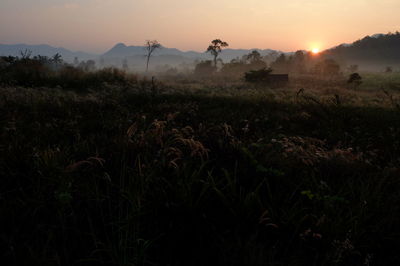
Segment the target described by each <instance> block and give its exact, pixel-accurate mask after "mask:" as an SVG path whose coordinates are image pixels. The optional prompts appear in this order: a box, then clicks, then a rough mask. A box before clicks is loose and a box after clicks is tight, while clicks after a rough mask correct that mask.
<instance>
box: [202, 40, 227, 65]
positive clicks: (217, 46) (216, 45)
mask: <svg viewBox="0 0 400 266" xmlns="http://www.w3.org/2000/svg"><path fill="white" fill-rule="evenodd" d="M228 46H229V44H228V43H227V42H224V41H221V40H220V39H215V40H213V41H211V44H210V45H209V46H208V48H207V51H206V53H211V54H212V55H213V56H214V66H215V67H217V57H218V55H219V54H220V53H221V52H222V49H223V48H225V47H228Z"/></svg>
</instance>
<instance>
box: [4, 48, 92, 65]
mask: <svg viewBox="0 0 400 266" xmlns="http://www.w3.org/2000/svg"><path fill="white" fill-rule="evenodd" d="M26 50H28V51H31V52H32V56H35V55H42V56H49V57H50V56H53V55H55V54H57V53H58V54H60V55H61V56H62V58H63V59H64V60H65V61H67V62H72V61H73V60H74V58H75V57H78V58H79V59H80V60H88V59H95V58H97V57H98V55H96V54H90V53H85V52H73V51H70V50H68V49H65V48H57V47H53V46H50V45H46V44H41V45H27V44H0V56H20V52H23V51H26Z"/></svg>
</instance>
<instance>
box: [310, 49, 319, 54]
mask: <svg viewBox="0 0 400 266" xmlns="http://www.w3.org/2000/svg"><path fill="white" fill-rule="evenodd" d="M319 51H320V50H319V48H313V49H312V50H311V52H312V53H313V54H318V53H319Z"/></svg>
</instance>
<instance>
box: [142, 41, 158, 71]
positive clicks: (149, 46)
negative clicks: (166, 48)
mask: <svg viewBox="0 0 400 266" xmlns="http://www.w3.org/2000/svg"><path fill="white" fill-rule="evenodd" d="M145 48H146V51H147V55H146V57H147V62H146V72H147V71H149V62H150V57H151V55H152V54H153V52H154V51H155V50H157V49H161V48H162V45H161V44H160V43H159V42H158V41H156V40H153V41H149V40H147V41H146V43H145Z"/></svg>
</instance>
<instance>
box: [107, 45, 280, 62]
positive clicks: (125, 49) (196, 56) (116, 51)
mask: <svg viewBox="0 0 400 266" xmlns="http://www.w3.org/2000/svg"><path fill="white" fill-rule="evenodd" d="M253 50H257V51H259V52H260V54H261V55H267V54H270V53H281V52H280V51H275V50H270V49H265V50H260V49H224V50H223V51H222V53H221V55H220V58H221V59H222V60H224V61H230V60H232V59H235V58H241V57H242V56H243V55H245V54H248V53H250V52H251V51H253ZM145 55H146V50H145V47H144V46H127V45H125V44H123V43H118V44H116V45H115V46H114V47H113V48H111V49H110V50H109V51H107V52H106V53H104V54H103V55H102V57H103V58H105V59H107V58H109V59H110V58H114V59H115V58H128V57H132V56H145ZM167 55H168V56H177V57H180V58H181V57H185V58H187V59H192V60H206V59H211V58H212V57H211V56H210V54H207V53H205V52H203V53H202V52H195V51H187V52H184V51H181V50H178V49H176V48H166V47H163V48H161V49H158V50H156V51H155V52H154V56H155V57H158V56H167Z"/></svg>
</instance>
